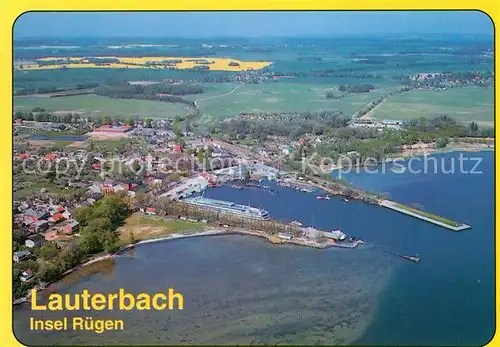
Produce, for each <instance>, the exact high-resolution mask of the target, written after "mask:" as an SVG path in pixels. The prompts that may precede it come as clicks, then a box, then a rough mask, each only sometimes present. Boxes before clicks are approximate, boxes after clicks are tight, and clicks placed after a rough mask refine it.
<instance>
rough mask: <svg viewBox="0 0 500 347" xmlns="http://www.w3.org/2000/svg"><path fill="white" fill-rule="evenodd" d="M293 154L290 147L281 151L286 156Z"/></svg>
mask: <svg viewBox="0 0 500 347" xmlns="http://www.w3.org/2000/svg"><path fill="white" fill-rule="evenodd" d="M292 152H293V147H290V146H286V147H284V148H282V149H281V153H283V154H284V155H290V154H292Z"/></svg>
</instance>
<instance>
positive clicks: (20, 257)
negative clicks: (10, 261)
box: [14, 250, 31, 263]
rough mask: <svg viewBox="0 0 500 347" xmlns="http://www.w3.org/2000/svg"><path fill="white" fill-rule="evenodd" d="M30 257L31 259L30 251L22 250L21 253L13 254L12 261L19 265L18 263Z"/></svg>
mask: <svg viewBox="0 0 500 347" xmlns="http://www.w3.org/2000/svg"><path fill="white" fill-rule="evenodd" d="M30 257H31V252H30V251H26V250H23V251H18V252H14V261H15V262H16V263H19V262H20V261H23V260H26V259H29V258H30Z"/></svg>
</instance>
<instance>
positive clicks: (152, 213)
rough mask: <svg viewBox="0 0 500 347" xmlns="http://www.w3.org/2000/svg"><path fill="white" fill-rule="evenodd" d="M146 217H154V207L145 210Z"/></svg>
mask: <svg viewBox="0 0 500 347" xmlns="http://www.w3.org/2000/svg"><path fill="white" fill-rule="evenodd" d="M145 213H146V214H147V215H156V208H154V207H148V208H146V212H145Z"/></svg>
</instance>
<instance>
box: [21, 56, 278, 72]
mask: <svg viewBox="0 0 500 347" xmlns="http://www.w3.org/2000/svg"><path fill="white" fill-rule="evenodd" d="M92 58H97V59H106V58H108V59H109V58H113V59H118V60H119V61H120V62H119V63H110V64H106V65H102V64H101V65H97V64H95V63H90V62H89V61H88V58H80V57H77V58H73V57H58V58H53V57H47V58H39V59H37V61H51V60H78V61H80V63H78V64H75V63H69V64H64V63H61V64H52V65H42V66H40V65H38V64H25V65H18V66H16V68H15V69H16V70H47V69H62V68H64V67H66V68H68V69H74V68H115V69H119V68H130V69H163V68H166V67H165V65H164V64H163V65H162V64H160V62H161V61H163V60H181V61H182V62H180V63H176V64H175V65H172V66H171V67H175V68H178V69H190V68H193V67H194V66H196V65H205V66H208V68H209V69H210V70H214V71H246V70H260V69H262V68H264V67H266V66H269V65H271V64H272V63H271V62H268V61H241V60H237V59H231V58H210V57H196V58H190V57H92ZM146 62H149V64H148V65H146ZM155 62H157V63H158V64H154V63H155ZM231 62H233V63H238V64H239V66H230V65H229V63H231ZM207 63H208V64H207Z"/></svg>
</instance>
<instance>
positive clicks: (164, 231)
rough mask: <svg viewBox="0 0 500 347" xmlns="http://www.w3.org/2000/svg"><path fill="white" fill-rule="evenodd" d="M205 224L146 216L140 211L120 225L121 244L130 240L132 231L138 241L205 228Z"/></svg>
mask: <svg viewBox="0 0 500 347" xmlns="http://www.w3.org/2000/svg"><path fill="white" fill-rule="evenodd" d="M203 226H205V224H202V223H195V222H189V221H182V220H168V219H165V218H164V217H158V216H146V215H143V214H142V213H140V212H137V213H134V214H132V215H131V216H130V217H128V218H127V219H126V220H125V225H124V226H122V227H120V228H119V229H118V230H119V231H120V244H121V245H126V244H128V243H129V240H130V232H133V233H134V238H135V240H136V241H141V240H148V239H156V238H160V237H165V236H168V235H170V234H181V233H186V232H193V231H196V230H199V229H201V228H203Z"/></svg>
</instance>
